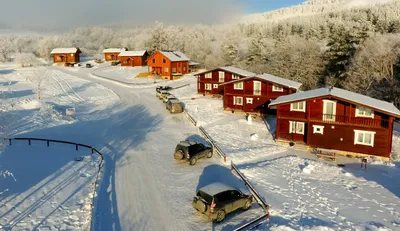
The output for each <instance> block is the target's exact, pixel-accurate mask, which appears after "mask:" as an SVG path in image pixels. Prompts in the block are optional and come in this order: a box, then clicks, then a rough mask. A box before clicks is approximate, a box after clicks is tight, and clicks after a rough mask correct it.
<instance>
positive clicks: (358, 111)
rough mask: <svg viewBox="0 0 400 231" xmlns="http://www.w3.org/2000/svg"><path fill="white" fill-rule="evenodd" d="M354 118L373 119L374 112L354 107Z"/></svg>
mask: <svg viewBox="0 0 400 231" xmlns="http://www.w3.org/2000/svg"><path fill="white" fill-rule="evenodd" d="M356 117H369V118H374V111H372V110H371V109H369V108H365V107H359V106H357V107H356Z"/></svg>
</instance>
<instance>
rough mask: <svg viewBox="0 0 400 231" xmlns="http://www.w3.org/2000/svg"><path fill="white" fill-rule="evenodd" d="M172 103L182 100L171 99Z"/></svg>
mask: <svg viewBox="0 0 400 231" xmlns="http://www.w3.org/2000/svg"><path fill="white" fill-rule="evenodd" d="M169 101H170V102H171V103H180V101H179V100H177V99H171V100H169Z"/></svg>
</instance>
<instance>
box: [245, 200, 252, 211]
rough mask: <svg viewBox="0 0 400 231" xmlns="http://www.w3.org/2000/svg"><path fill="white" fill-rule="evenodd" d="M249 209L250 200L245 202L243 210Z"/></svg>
mask: <svg viewBox="0 0 400 231" xmlns="http://www.w3.org/2000/svg"><path fill="white" fill-rule="evenodd" d="M250 207H251V200H247V201H246V203H245V204H244V206H243V209H244V210H248V209H249V208H250Z"/></svg>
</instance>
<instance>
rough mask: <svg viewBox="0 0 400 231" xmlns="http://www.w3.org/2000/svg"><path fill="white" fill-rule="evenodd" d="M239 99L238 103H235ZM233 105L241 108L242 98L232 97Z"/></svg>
mask: <svg viewBox="0 0 400 231" xmlns="http://www.w3.org/2000/svg"><path fill="white" fill-rule="evenodd" d="M238 99H240V103H237V100H238ZM233 105H240V106H243V97H241V96H234V97H233Z"/></svg>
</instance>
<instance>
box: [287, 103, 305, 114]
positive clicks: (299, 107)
mask: <svg viewBox="0 0 400 231" xmlns="http://www.w3.org/2000/svg"><path fill="white" fill-rule="evenodd" d="M290 111H302V112H306V101H302V102H296V103H291V104H290Z"/></svg>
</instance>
